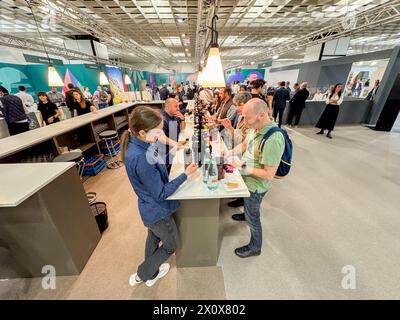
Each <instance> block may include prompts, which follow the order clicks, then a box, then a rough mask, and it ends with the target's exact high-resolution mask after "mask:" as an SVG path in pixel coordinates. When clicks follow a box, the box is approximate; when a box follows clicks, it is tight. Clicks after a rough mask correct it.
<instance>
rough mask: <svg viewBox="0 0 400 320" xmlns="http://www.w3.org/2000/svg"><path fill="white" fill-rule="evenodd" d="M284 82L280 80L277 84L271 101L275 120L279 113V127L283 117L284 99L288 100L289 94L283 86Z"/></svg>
mask: <svg viewBox="0 0 400 320" xmlns="http://www.w3.org/2000/svg"><path fill="white" fill-rule="evenodd" d="M285 85H286V83H285V81H282V82H281V83H280V84H279V89H278V90H277V91H276V92H275V94H274V99H273V101H272V105H273V108H274V113H273V115H272V116H273V117H274V120H275V122H276V118H277V116H278V114H279V128H280V127H281V125H282V118H283V112H284V111H285V108H286V101H287V100H290V95H289V91H288V90H287V89H286V87H285Z"/></svg>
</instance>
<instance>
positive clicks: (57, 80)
mask: <svg viewBox="0 0 400 320" xmlns="http://www.w3.org/2000/svg"><path fill="white" fill-rule="evenodd" d="M47 78H48V84H49V87H62V86H64V81H62V79H61V77H60V75H59V74H58V73H57V71H56V68H54V67H53V66H52V65H51V64H49V67H48V69H47Z"/></svg>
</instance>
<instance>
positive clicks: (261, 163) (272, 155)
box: [226, 98, 285, 258]
mask: <svg viewBox="0 0 400 320" xmlns="http://www.w3.org/2000/svg"><path fill="white" fill-rule="evenodd" d="M242 115H243V117H244V119H245V121H246V125H247V126H248V128H249V130H248V133H247V136H246V139H245V141H243V142H242V143H241V144H240V145H238V146H236V147H235V148H234V149H232V150H230V151H227V152H226V156H227V157H228V159H229V157H230V159H231V160H230V161H229V160H228V161H229V162H231V163H232V164H233V166H234V167H235V168H238V169H241V171H240V172H241V174H242V176H243V180H244V182H245V183H246V186H247V188H248V189H249V191H250V197H249V198H245V199H244V217H245V220H246V222H247V224H248V225H249V227H250V233H251V238H250V242H249V243H248V244H247V245H245V246H243V247H240V248H237V249H235V254H236V255H237V256H239V257H241V258H246V257H251V256H258V255H260V254H261V247H262V227H261V221H260V206H261V202H262V200H263V198H264V196H265V194H266V193H267V192H268V190H269V189H270V188H271V184H272V179H274V177H275V174H276V171H277V169H278V166H279V164H280V162H281V159H282V155H283V152H284V150H285V138H284V136H283V134H282V133H281V132H275V133H273V134H272V135H271V136H270V137H269V138H268V139H267V141H266V142H265V144H264V146H263V147H262V149H261V150H259V147H260V144H261V142H262V140H263V138H264V135H265V134H266V133H267V132H268V130H270V129H271V128H273V127H276V126H277V124H276V123H275V122H274V121H272V120H271V119H270V117H269V115H268V105H267V104H266V103H265V101H262V100H261V99H259V98H253V99H251V100H250V101H248V102H247V103H246V104H245V105H244V107H243V110H242ZM240 154H243V155H242V158H241V160H239V159H238V158H237V157H235V155H240ZM232 218H234V219H235V220H241V219H239V216H238V215H236V216H233V217H232Z"/></svg>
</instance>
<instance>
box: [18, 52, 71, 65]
mask: <svg viewBox="0 0 400 320" xmlns="http://www.w3.org/2000/svg"><path fill="white" fill-rule="evenodd" d="M24 58H25V61H26V62H31V63H44V64H49V60H50V64H52V65H61V66H62V65H64V63H63V62H62V60H59V59H53V58H50V59H47V57H40V56H34V55H31V54H26V53H24Z"/></svg>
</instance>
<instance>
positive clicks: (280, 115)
mask: <svg viewBox="0 0 400 320" xmlns="http://www.w3.org/2000/svg"><path fill="white" fill-rule="evenodd" d="M284 112H285V108H279V109H277V108H274V112H273V114H272V117H273V118H274V120H275V122H276V118H277V117H278V115H279V123H278V125H279V128H280V127H281V126H282V120H283V113H284Z"/></svg>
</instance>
